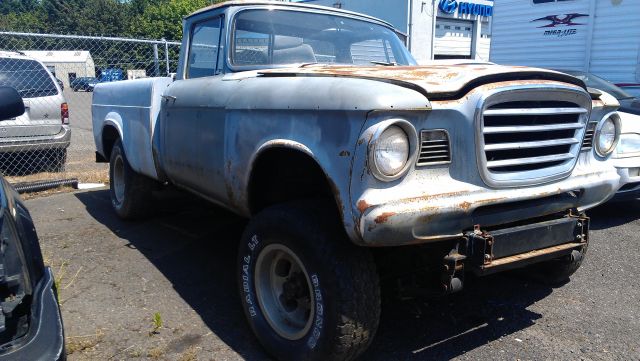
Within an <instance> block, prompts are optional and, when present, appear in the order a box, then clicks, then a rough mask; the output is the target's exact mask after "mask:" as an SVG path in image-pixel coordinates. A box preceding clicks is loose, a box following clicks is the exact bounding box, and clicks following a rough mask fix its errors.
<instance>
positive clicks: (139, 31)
mask: <svg viewBox="0 0 640 361" xmlns="http://www.w3.org/2000/svg"><path fill="white" fill-rule="evenodd" d="M221 1H222V0H214V1H211V0H164V1H161V2H152V3H150V4H149V5H147V7H146V8H145V9H144V12H143V13H142V14H140V15H139V16H137V17H135V18H134V19H132V22H131V28H130V34H131V35H132V36H136V37H145V38H151V39H161V38H165V39H167V40H180V39H182V18H183V17H185V16H186V15H189V14H191V13H192V12H194V11H196V10H198V9H200V8H203V7H205V6H208V5H210V4H212V3H217V2H221Z"/></svg>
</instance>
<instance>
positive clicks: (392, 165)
mask: <svg viewBox="0 0 640 361" xmlns="http://www.w3.org/2000/svg"><path fill="white" fill-rule="evenodd" d="M409 152H410V144H409V137H408V136H407V133H405V132H404V130H402V128H400V127H398V126H396V125H392V126H390V127H388V128H387V129H385V130H384V131H383V132H382V134H380V136H379V137H378V139H377V141H376V143H375V147H374V149H373V159H374V162H375V166H376V168H377V170H378V171H379V172H380V174H382V175H383V176H385V177H394V176H397V175H398V174H399V173H400V172H402V171H403V170H404V168H405V165H406V164H407V162H408V161H409V154H410V153H409Z"/></svg>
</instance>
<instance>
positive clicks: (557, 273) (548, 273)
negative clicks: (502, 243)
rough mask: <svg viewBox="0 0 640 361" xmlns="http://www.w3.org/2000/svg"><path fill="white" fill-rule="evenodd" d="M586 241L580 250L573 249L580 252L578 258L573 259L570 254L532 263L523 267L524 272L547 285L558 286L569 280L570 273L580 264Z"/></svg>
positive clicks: (585, 250)
mask: <svg viewBox="0 0 640 361" xmlns="http://www.w3.org/2000/svg"><path fill="white" fill-rule="evenodd" d="M587 247H588V243H586V244H585V245H584V246H583V247H582V249H581V250H580V251H575V252H578V253H579V254H580V257H578V258H579V259H575V258H576V257H573V256H572V255H568V256H564V257H560V258H556V259H552V260H550V261H545V262H541V263H538V264H534V265H532V266H529V267H527V268H526V269H525V272H527V273H526V274H527V275H528V276H529V277H530V278H532V279H533V280H535V281H537V282H539V283H542V284H545V285H549V286H559V285H562V284H565V283H567V282H568V281H569V278H570V277H571V275H573V274H574V273H575V272H576V271H577V270H578V268H580V266H581V265H582V262H583V261H584V258H585V256H586V255H587Z"/></svg>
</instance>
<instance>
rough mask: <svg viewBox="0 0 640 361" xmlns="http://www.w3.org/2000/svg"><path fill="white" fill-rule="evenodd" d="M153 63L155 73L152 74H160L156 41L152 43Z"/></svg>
mask: <svg viewBox="0 0 640 361" xmlns="http://www.w3.org/2000/svg"><path fill="white" fill-rule="evenodd" d="M153 64H154V65H155V70H156V73H155V74H154V76H160V59H159V58H158V43H153Z"/></svg>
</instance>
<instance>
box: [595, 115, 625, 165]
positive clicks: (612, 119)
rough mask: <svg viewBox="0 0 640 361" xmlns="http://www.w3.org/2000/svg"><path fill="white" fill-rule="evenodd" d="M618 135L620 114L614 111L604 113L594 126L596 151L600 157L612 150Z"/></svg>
mask: <svg viewBox="0 0 640 361" xmlns="http://www.w3.org/2000/svg"><path fill="white" fill-rule="evenodd" d="M619 137H620V116H619V115H618V114H616V113H611V114H608V115H606V116H605V117H604V118H603V120H602V121H600V123H599V124H598V126H597V128H596V139H595V145H596V147H595V148H596V153H598V155H600V156H602V157H606V156H607V155H609V154H611V152H613V149H614V148H615V146H616V143H617V142H618V138H619Z"/></svg>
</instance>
